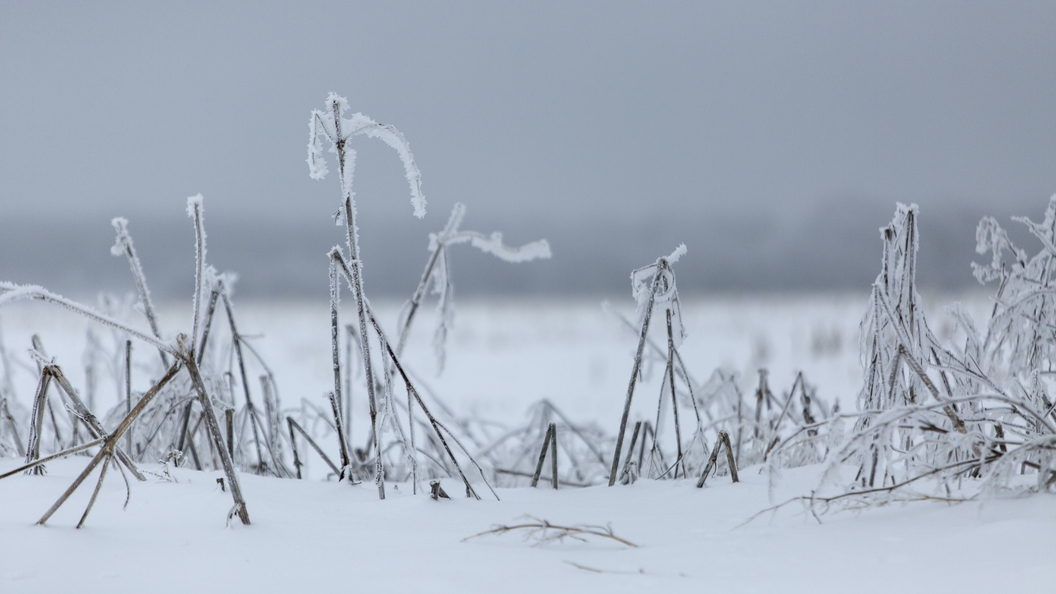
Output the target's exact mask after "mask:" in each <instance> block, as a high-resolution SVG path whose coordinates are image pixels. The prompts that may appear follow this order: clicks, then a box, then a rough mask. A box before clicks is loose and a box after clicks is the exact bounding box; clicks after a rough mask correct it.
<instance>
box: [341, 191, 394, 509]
mask: <svg viewBox="0 0 1056 594" xmlns="http://www.w3.org/2000/svg"><path fill="white" fill-rule="evenodd" d="M345 216H346V220H349V221H350V220H351V217H352V203H351V198H350V197H346V200H345ZM353 226H354V223H349V242H350V243H349V249H351V250H352V251H353V253H354V254H356V255H357V256H358V252H359V248H358V246H357V244H356V243H355V233H353V232H352V230H351V229H352V227H353ZM330 259H331V261H334V260H335V259H336V260H337V262H338V263H339V264H341V265H342V266H344V267H345V268H346V273H347V275H348V278H347V279H346V280H348V281H349V284H351V285H352V290H353V291H354V292H355V295H356V314H357V315H358V316H359V344H360V351H361V352H362V353H363V370H364V372H365V375H366V376H367V399H368V401H369V404H370V430H371V433H372V434H373V442H374V443H373V445H374V483H375V484H376V485H377V487H378V498H380V499H385V469H384V467H383V465H382V460H381V446H380V443H379V442H380V436H379V435H378V405H377V395H376V394H375V388H374V368H373V365H371V360H370V343H369V342H368V335H367V313H366V303H365V302H364V298H363V279H362V278H361V276H360V268H359V259H358V257H354V258H353V259H352V261H351V262H347V263H346V262H345V261H344V258H342V257H341V252H340V251H339V250H338V249H337V248H334V249H331V250H330ZM345 265H347V266H345Z"/></svg>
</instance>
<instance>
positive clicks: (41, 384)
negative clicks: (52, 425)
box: [26, 367, 51, 474]
mask: <svg viewBox="0 0 1056 594" xmlns="http://www.w3.org/2000/svg"><path fill="white" fill-rule="evenodd" d="M49 384H51V373H50V372H49V371H48V369H47V368H46V367H45V368H44V369H43V370H41V372H40V379H39V380H38V381H37V390H36V393H35V394H34V396H33V410H32V412H31V413H30V415H29V420H30V425H29V446H28V448H27V450H26V463H27V464H28V463H30V462H32V461H34V460H36V459H37V458H39V457H40V438H41V433H42V432H43V430H44V403H45V400H46V399H47V397H48V385H49ZM26 473H27V474H44V467H43V466H34V467H33V468H32V469H30V470H27V471H26Z"/></svg>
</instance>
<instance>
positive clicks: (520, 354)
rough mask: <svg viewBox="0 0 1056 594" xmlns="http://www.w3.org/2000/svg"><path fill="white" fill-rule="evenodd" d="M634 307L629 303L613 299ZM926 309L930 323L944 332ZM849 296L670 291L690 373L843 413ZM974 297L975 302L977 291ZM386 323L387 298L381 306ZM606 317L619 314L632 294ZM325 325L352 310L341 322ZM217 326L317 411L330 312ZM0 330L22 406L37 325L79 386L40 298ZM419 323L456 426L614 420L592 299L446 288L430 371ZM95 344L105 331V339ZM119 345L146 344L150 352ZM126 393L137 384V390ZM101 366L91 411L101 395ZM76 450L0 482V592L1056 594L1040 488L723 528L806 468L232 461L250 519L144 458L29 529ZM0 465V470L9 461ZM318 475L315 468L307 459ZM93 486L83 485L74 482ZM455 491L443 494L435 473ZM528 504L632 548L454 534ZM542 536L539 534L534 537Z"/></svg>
mask: <svg viewBox="0 0 1056 594" xmlns="http://www.w3.org/2000/svg"><path fill="white" fill-rule="evenodd" d="M628 301H629V300H628ZM946 302H947V300H944V299H936V300H935V304H934V305H935V307H932V306H931V303H930V302H929V307H930V308H931V309H933V310H934V311H933V312H931V313H932V317H931V323H932V326H933V327H934V328H935V330H936V332H937V333H939V334H942V333H943V332H944V331H945V330H944V324H945V323H944V321H943V320H944V317H943V316H942V315H941V311H940V308H939V307H938V306H941V305H944V304H946ZM864 304H865V297H864V296H860V295H850V296H823V297H751V298H741V297H737V298H733V297H729V298H715V299H710V300H702V301H690V302H686V303H685V304H684V319H685V323H686V328H687V331H688V335H689V336H688V338H687V340H686V342H685V344H684V346H683V347H682V354H683V357H684V358H685V360H686V363H687V365H688V367H689V370H690V372H691V373H692V374H693V375H694V376H695V377H696V379H698V380H699V381H703V380H705V379H707V377H708V375H709V374H710V373H711V372H712V370H713V369H715V368H716V367H719V366H723V367H726V368H728V369H730V370H732V371H736V372H737V373H739V374H740V376H741V384H742V387H743V388H744V389H745V390H750V389H752V388H753V387H754V382H755V374H756V370H757V369H758V368H760V367H766V368H768V369H769V370H770V378H771V386H772V387H773V389H774V391H775V393H776V392H780V391H787V390H788V389H789V387H791V384H792V381H793V379H794V376H795V373H796V372H797V371H803V372H804V374H805V377H806V379H807V381H808V382H809V383H811V384H812V385H814V386H817V389H818V392H817V396H818V398H820V399H823V400H826V401H829V402H832V401H838V402H840V404H841V407H842V408H844V409H845V410H847V409H852V408H853V407H854V399H855V396H856V394H857V391H858V388H859V385H858V383H859V381H860V373H861V371H860V367H859V363H858V344H857V324H858V322H859V319H860V317H861V314H862V309H863V307H864ZM969 305H970V308H971V309H972V310H973V311H983V310H985V307H986V302H985V301H983V300H975V301H972V302H971V303H970V304H969ZM377 309H378V312H379V315H380V317H381V318H382V319H383V320H384V321H385V323H387V324H390V325H394V320H395V317H396V312H397V309H398V308H397V306H396V305H393V304H388V305H386V304H377ZM613 309H614V310H616V311H618V312H622V313H623V314H625V315H628V316H629V315H631V314H633V311H632V305H630V304H628V303H620V302H614V304H613ZM342 313H343V315H344V316H345V318H344V319H343V320H342V322H343V323H346V322H351V321H352V320H353V318H352V317H351V311H348V312H342ZM235 315H236V318H237V320H238V322H239V324H240V329H241V331H242V332H243V333H245V334H247V335H256V334H259V335H260V336H259V337H258V338H254V339H253V343H254V344H255V345H257V348H258V350H260V352H261V354H262V355H263V356H264V358H265V359H266V360H267V361H268V362H269V364H270V366H271V367H272V369H273V370H274V372H275V375H276V378H277V383H278V386H279V389H280V394H281V397H282V403H283V406H284V407H287V408H297V407H298V406H299V403H300V402H301V399H302V398H303V399H305V400H307V401H310V402H313V403H315V404H316V405H318V406H323V405H324V404H325V402H324V400H323V398H322V394H323V393H324V391H325V390H327V389H329V388H330V382H331V381H332V370H331V367H330V365H331V363H330V351H329V349H330V346H329V310H328V306H327V304H326V303H325V302H319V303H314V304H252V303H249V304H238V303H236V311H235ZM188 318H189V315H188V312H187V311H186V309H185V308H182V307H178V306H173V307H163V308H162V312H161V323H162V324H161V325H162V328H163V331H164V332H167V333H170V334H171V333H175V332H176V331H178V330H181V329H182V327H183V326H184V325H186V321H187V319H188ZM0 321H2V324H3V330H4V332H3V339H4V342H5V344H6V347H7V350H8V351H9V353H10V354H11V356H13V357H15V358H18V359H21V360H22V361H23V362H24V363H25V364H26V367H27V368H26V369H24V370H20V371H16V373H15V376H14V378H13V379H14V381H15V385H16V389H17V391H18V394H19V395H20V396H21V397H22V399H23V405H26V404H27V400H28V396H29V394H30V393H31V390H32V387H33V384H34V383H35V377H34V372H35V370H33V369H32V367H31V363H30V361H29V359H28V357H26V356H25V355H24V353H25V350H24V349H25V348H26V347H28V345H29V336H30V335H31V334H32V333H33V332H37V333H39V334H40V336H41V338H42V340H43V342H44V345H45V348H46V349H47V350H48V352H49V354H50V355H54V356H57V358H58V359H57V360H58V363H59V364H60V365H63V366H64V369H66V370H67V374H68V375H69V376H70V378H71V380H72V381H73V382H74V383H75V384H78V385H82V384H83V377H84V374H83V370H82V368H81V365H82V359H81V357H82V354H81V353H82V350H83V348H84V344H85V338H84V337H85V325H84V324H83V323H82V322H80V321H79V320H78V319H77V318H75V317H73V316H72V315H71V314H67V313H65V312H61V311H58V310H56V309H53V308H47V307H46V306H40V305H16V306H14V307H11V308H6V309H4V310H3V311H0ZM431 330H432V320H430V319H428V318H427V317H424V318H422V319H420V320H418V321H417V322H416V332H415V334H414V336H413V337H412V341H411V343H410V345H409V347H408V351H407V356H406V357H405V360H406V361H407V363H408V365H409V366H412V367H413V368H414V370H415V371H416V372H417V374H416V375H417V376H418V377H420V378H421V380H422V382H423V384H424V385H427V386H428V387H429V391H430V392H431V393H432V394H434V397H435V398H437V399H439V400H442V401H443V403H444V404H445V405H446V406H447V407H449V408H450V409H452V411H454V412H455V413H456V414H457V415H459V416H472V417H474V418H479V419H486V420H490V421H495V422H499V423H504V424H517V423H521V422H523V421H524V419H525V415H526V414H527V411H528V408H529V406H530V405H531V404H532V403H534V402H536V401H538V400H540V399H542V398H547V399H549V400H550V401H551V402H553V403H554V405H555V406H557V407H559V408H561V409H562V410H563V411H564V412H565V413H566V414H567V415H568V417H570V419H571V420H572V421H573V422H576V423H584V424H585V423H595V424H596V425H597V426H598V427H600V428H602V429H604V430H605V431H606V432H608V433H609V434H612V433H615V431H616V428H617V426H618V423H619V416H620V412H621V410H622V406H623V398H624V394H625V391H626V382H627V380H628V376H629V374H630V364H631V359H632V357H633V350H634V347H635V337H634V336H633V335H632V334H631V333H630V332H629V331H628V330H627V329H625V328H623V327H621V325H620V322H619V321H618V320H617V319H616V318H615V317H613V316H612V315H611V314H609V313H606V312H605V311H603V309H602V308H601V307H600V306H599V305H598V303H596V302H589V301H573V302H556V301H540V302H534V301H505V302H484V301H477V302H465V303H460V304H459V307H458V310H457V317H456V322H455V329H454V331H453V332H452V333H451V335H450V340H449V351H448V356H447V364H446V368H445V370H444V372H443V374H441V375H440V376H437V375H436V373H435V368H436V366H435V361H434V358H433V356H432V349H431V344H430V343H431ZM103 338H104V340H105V339H106V336H105V335H104V336H103ZM136 356H137V357H143V358H146V357H150V356H156V354H152V353H150V352H149V351H148V350H147V349H146V348H143V349H141V350H140V351H137V352H136ZM660 371H661V369H659V368H656V369H653V370H651V373H650V374H647V376H646V378H647V380H649V381H647V382H646V383H645V384H644V387H643V388H642V389H641V390H640V391H639V394H640V396H639V397H637V400H636V405H635V408H634V412H633V413H632V420H633V418H634V417H638V418H647V417H648V416H650V415H652V414H655V406H656V404H655V402H656V401H655V398H656V390H657V389H658V388H657V387H658V386H659V382H658V379H657V376H659V375H660ZM142 381H143V382H144V385H142V386H135V387H136V388H137V389H145V388H146V385H145V382H146V378H145V377H144V378H142ZM112 383H113V382H112V380H110V379H107V377H106V372H105V371H104V372H101V373H100V380H99V383H98V386H97V388H98V389H97V399H98V401H99V402H100V403H101V404H100V405H99V407H102V408H105V407H108V406H111V405H112V404H113V402H114V399H115V398H116V392H115V386H114V385H112ZM353 414H354V418H355V419H356V421H355V423H354V427H353V438H352V439H353V441H356V440H359V439H363V437H364V436H365V435H366V428H367V425H366V417H367V415H366V404H365V403H364V402H363V401H362V398H360V399H359V400H356V401H355V407H354V411H353ZM86 461H87V459H86V458H80V457H74V458H71V459H67V460H63V461H57V462H53V463H50V464H49V465H48V475H47V476H45V477H24V476H16V477H11V478H9V479H5V480H3V481H0V592H55V591H68V590H71V589H76V590H79V591H86V592H97V591H98V592H101V591H108V592H126V591H127V592H131V591H141V590H149V591H158V592H170V591H171V592H187V591H230V590H232V589H234V590H235V591H260V592H272V591H274V592H280V591H292V592H314V591H324V590H332V589H338V588H355V589H358V588H364V589H371V590H376V589H378V588H385V589H387V590H389V591H393V592H426V591H429V592H456V591H458V592H491V591H495V592H535V591H539V590H541V589H549V590H552V591H558V592H566V591H567V592H593V591H598V592H603V591H617V592H620V591H645V592H649V591H685V592H709V591H731V592H756V591H758V592H847V591H860V592H898V591H902V592H926V591H930V592H995V591H1010V592H1054V591H1056V558H1054V557H1053V552H1054V551H1056V505H1054V504H1056V501H1054V500H1053V497H1052V496H1050V495H1038V496H1034V497H1030V498H1025V499H991V500H988V501H986V502H984V503H975V502H973V503H967V504H959V505H949V504H945V503H914V504H910V505H905V506H900V507H898V506H896V507H889V508H882V509H873V510H869V511H866V512H863V513H860V514H852V513H849V512H842V513H830V514H827V515H822V516H821V521H822V522H824V523H823V524H819V523H818V521H817V520H815V518H814V517H813V516H812V515H810V514H805V513H802V508H801V507H797V505H796V504H793V505H790V506H788V507H786V508H784V509H783V510H782V511H781V512H780V513H778V514H777V515H775V516H770V515H766V516H763V517H760V518H758V519H756V520H754V521H753V522H752V523H750V524H748V525H746V526H741V527H738V525H740V524H742V523H743V522H745V520H747V519H748V518H750V517H751V516H752V515H753V514H755V513H756V512H758V511H760V510H762V509H765V508H767V507H769V506H770V505H772V504H773V503H779V502H781V501H784V500H786V499H788V498H789V497H791V496H795V495H802V494H805V493H808V492H809V490H810V489H811V488H812V487H813V486H814V484H815V482H816V480H817V476H818V473H819V468H817V467H808V468H803V469H797V470H795V471H786V472H785V473H784V474H783V477H782V479H781V481H780V482H779V483H778V484H777V486H776V489H775V490H773V491H771V490H770V489H769V486H768V480H767V476H766V475H765V474H761V473H760V472H759V469H758V468H746V469H743V470H742V473H741V479H742V482H741V483H739V484H730V483H729V482H728V477H713V478H712V479H709V481H708V485H707V487H706V488H704V489H701V490H698V489H696V488H694V484H692V482H689V481H684V480H682V481H663V482H653V481H639V482H638V483H636V484H634V485H632V486H619V487H615V488H611V489H610V488H606V487H591V488H586V489H562V490H560V491H558V492H554V491H552V490H551V489H549V488H539V489H534V490H532V489H527V488H522V489H500V490H499V496H500V497H501V501H494V500H489V499H488V498H487V497H485V500H484V501H480V502H477V501H472V500H466V499H462V498H459V497H456V498H455V499H452V500H441V501H432V500H430V499H429V498H428V497H426V496H417V497H415V496H411V495H410V493H408V489H409V486H408V485H400V486H396V485H392V486H390V488H389V490H388V499H387V500H386V501H378V500H377V494H376V491H375V490H374V489H373V487H372V486H370V485H360V486H355V487H353V486H349V485H347V484H336V483H332V482H331V483H326V482H321V481H293V480H279V479H270V478H261V477H256V476H250V475H242V481H243V490H244V491H245V496H246V500H247V502H248V508H249V512H250V514H251V517H252V520H253V524H252V525H251V526H249V527H243V526H241V525H236V523H232V524H231V525H229V526H228V525H225V521H224V520H225V517H226V514H227V511H228V509H229V508H230V501H231V500H230V498H229V496H228V495H227V494H226V493H223V492H221V491H220V490H219V486H218V485H217V483H216V480H215V479H216V478H217V477H219V476H220V474H219V473H199V472H194V471H191V470H188V469H185V468H178V469H171V476H165V474H164V471H163V469H162V467H160V466H153V467H151V468H152V470H153V471H154V472H155V475H152V476H151V477H150V480H148V482H147V483H137V484H133V485H132V498H131V503H130V504H129V506H128V508H127V510H124V511H122V503H123V501H124V485H123V483H122V482H121V480H120V478H119V477H117V476H113V477H110V478H108V480H107V482H106V483H105V484H104V486H103V490H102V492H101V494H100V499H99V501H98V503H97V504H96V507H95V508H94V509H93V511H92V515H91V517H90V518H89V520H88V522H87V525H86V527H85V528H83V529H82V530H75V529H74V528H73V527H74V526H75V525H76V523H77V519H78V518H79V514H80V512H81V511H82V510H83V508H84V505H85V503H86V501H87V498H88V496H89V495H90V488H82V490H81V491H79V492H78V493H77V494H76V495H75V496H74V497H73V498H72V499H71V501H70V502H68V503H67V504H66V506H65V507H64V508H62V510H60V512H59V513H58V514H56V515H55V516H54V517H53V518H52V519H51V520H50V521H49V523H48V527H46V528H41V527H38V526H34V525H33V522H35V521H36V519H37V518H39V516H40V515H41V514H42V513H43V512H44V511H45V510H46V509H47V508H48V506H49V505H50V504H51V502H52V501H53V500H54V499H55V498H57V497H58V496H59V494H61V493H62V491H63V490H64V489H65V487H66V486H67V485H68V484H69V482H70V481H71V480H72V478H73V477H75V476H76V474H77V473H78V472H79V470H80V469H81V468H83V465H84V463H85V462H86ZM17 464H18V461H17V460H16V459H14V458H8V459H4V460H0V471H3V470H7V469H10V468H14V467H15V466H17ZM309 464H310V465H314V467H315V470H316V472H315V473H313V474H316V475H319V474H320V473H321V472H322V469H321V468H320V467H321V466H322V465H321V464H320V463H319V461H318V459H314V460H312V459H310V460H309ZM92 482H93V483H94V481H92ZM444 485H445V488H446V489H447V491H448V492H449V493H451V494H452V495H457V494H458V493H459V492H460V487H459V486H458V485H456V484H455V483H454V482H453V481H452V482H448V481H446V480H445V482H444ZM525 515H530V516H533V517H536V518H540V519H545V520H547V521H550V522H552V523H555V524H596V525H611V527H612V529H613V531H614V532H615V534H616V535H618V536H620V537H622V538H624V539H627V540H629V541H631V542H633V543H635V544H637V545H639V546H638V547H628V546H625V545H622V544H619V543H616V542H613V541H609V540H606V539H599V538H591V539H589V540H588V542H585V543H583V542H576V541H566V542H554V543H549V544H544V545H539V546H533V541H531V540H527V541H526V540H524V539H522V536H521V535H519V534H506V535H502V536H483V537H480V538H476V539H472V540H469V541H467V542H462V539H464V538H466V537H468V536H471V535H473V534H476V533H479V532H481V531H484V530H487V529H489V528H491V527H493V526H494V525H497V524H514V523H517V522H519V521H521V520H522V519H523V517H524V516H525ZM536 544H537V543H536Z"/></svg>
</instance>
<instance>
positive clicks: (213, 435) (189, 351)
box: [137, 335, 249, 525]
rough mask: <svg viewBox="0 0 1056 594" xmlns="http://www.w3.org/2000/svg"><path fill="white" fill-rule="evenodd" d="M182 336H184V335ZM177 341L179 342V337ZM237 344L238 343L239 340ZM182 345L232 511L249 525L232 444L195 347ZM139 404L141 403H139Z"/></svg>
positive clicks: (182, 357)
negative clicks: (222, 426) (222, 429)
mask: <svg viewBox="0 0 1056 594" xmlns="http://www.w3.org/2000/svg"><path fill="white" fill-rule="evenodd" d="M180 336H181V337H183V335H180ZM184 338H185V337H184ZM177 342H179V338H177ZM191 344H194V343H191ZM235 344H237V341H236V343H235ZM181 346H184V347H186V348H183V349H181V357H180V358H181V359H182V361H183V364H184V366H185V367H186V368H187V372H188V373H189V374H190V376H191V385H192V386H193V387H194V390H195V392H196V393H197V395H198V403H199V404H200V405H201V408H202V414H203V415H205V428H206V430H207V431H208V432H209V437H210V439H212V440H213V449H214V450H215V451H216V452H217V453H218V455H219V456H220V464H221V466H223V469H224V475H225V476H226V477H227V482H228V483H229V485H230V487H231V498H232V499H233V500H234V504H235V506H234V508H233V509H232V510H231V513H232V514H237V515H238V517H239V519H241V520H242V523H243V524H245V525H249V511H248V510H247V509H246V501H245V499H243V498H242V488H241V486H240V485H239V483H238V477H237V476H236V475H235V465H234V463H233V462H232V460H231V451H230V450H229V449H228V448H229V447H230V446H231V443H228V444H227V445H228V448H225V447H224V445H225V444H224V438H223V434H222V433H221V432H220V423H218V422H217V420H216V415H215V414H214V413H213V404H212V402H211V401H210V400H209V394H208V392H207V391H206V388H205V382H204V381H203V380H202V376H201V374H200V373H199V372H198V364H197V363H196V362H195V359H194V350H193V347H191V346H187V345H181ZM144 398H146V396H144ZM141 402H142V400H141ZM137 406H139V405H138V404H137ZM229 437H230V435H229Z"/></svg>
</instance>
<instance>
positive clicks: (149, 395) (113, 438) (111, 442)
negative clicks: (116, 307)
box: [37, 362, 248, 527]
mask: <svg viewBox="0 0 1056 594" xmlns="http://www.w3.org/2000/svg"><path fill="white" fill-rule="evenodd" d="M179 369H180V363H179V362H177V363H175V364H173V366H172V367H170V368H169V371H168V372H167V373H166V374H165V375H164V376H163V377H162V378H161V379H160V380H158V382H157V383H156V384H154V386H153V387H151V388H150V389H149V390H147V392H146V393H145V394H143V398H140V400H139V402H137V403H136V406H135V407H134V408H133V409H132V410H131V411H129V413H128V414H127V415H125V418H124V419H122V420H121V423H119V424H118V426H117V428H116V429H114V431H113V433H111V434H109V435H107V436H106V440H105V441H104V442H103V447H102V448H100V450H99V452H98V453H97V454H96V455H95V457H94V458H92V461H91V462H89V463H88V466H87V467H86V468H85V469H84V470H83V471H82V472H81V474H80V475H78V477H77V478H76V479H75V480H74V481H73V484H71V485H70V486H69V488H67V489H66V491H65V492H64V493H63V494H62V495H61V496H60V497H59V499H58V500H57V501H56V502H55V503H54V504H53V505H52V506H51V508H49V509H48V511H46V512H45V513H44V515H43V516H41V518H40V520H38V521H37V524H41V525H43V524H44V523H45V522H47V521H48V519H49V518H50V517H51V516H52V515H53V514H54V513H55V512H56V511H58V509H59V508H60V507H61V506H62V504H63V503H65V502H66V500H67V499H69V498H70V495H73V493H74V491H76V490H77V488H78V487H80V486H81V483H83V482H84V481H85V479H87V478H88V475H90V474H91V472H92V470H94V469H95V467H96V466H98V465H99V463H100V462H102V461H103V460H104V459H106V460H109V459H110V457H111V456H112V455H113V453H114V450H115V449H116V448H117V441H118V440H119V439H121V437H122V436H123V435H124V433H125V431H127V430H128V428H129V427H131V426H132V423H133V422H134V421H135V420H136V418H137V417H138V416H139V414H140V413H141V412H143V409H145V408H146V406H147V404H149V403H150V401H151V400H153V399H154V397H155V396H157V395H158V393H159V392H161V389H162V388H163V387H164V386H165V384H167V383H169V381H170V380H171V379H172V378H173V377H175V375H176V372H177V371H179ZM89 509H90V508H89ZM86 516H87V512H85V516H82V517H81V522H80V523H79V524H78V527H80V526H81V525H83V523H84V519H85V517H86ZM247 523H248V517H247Z"/></svg>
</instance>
